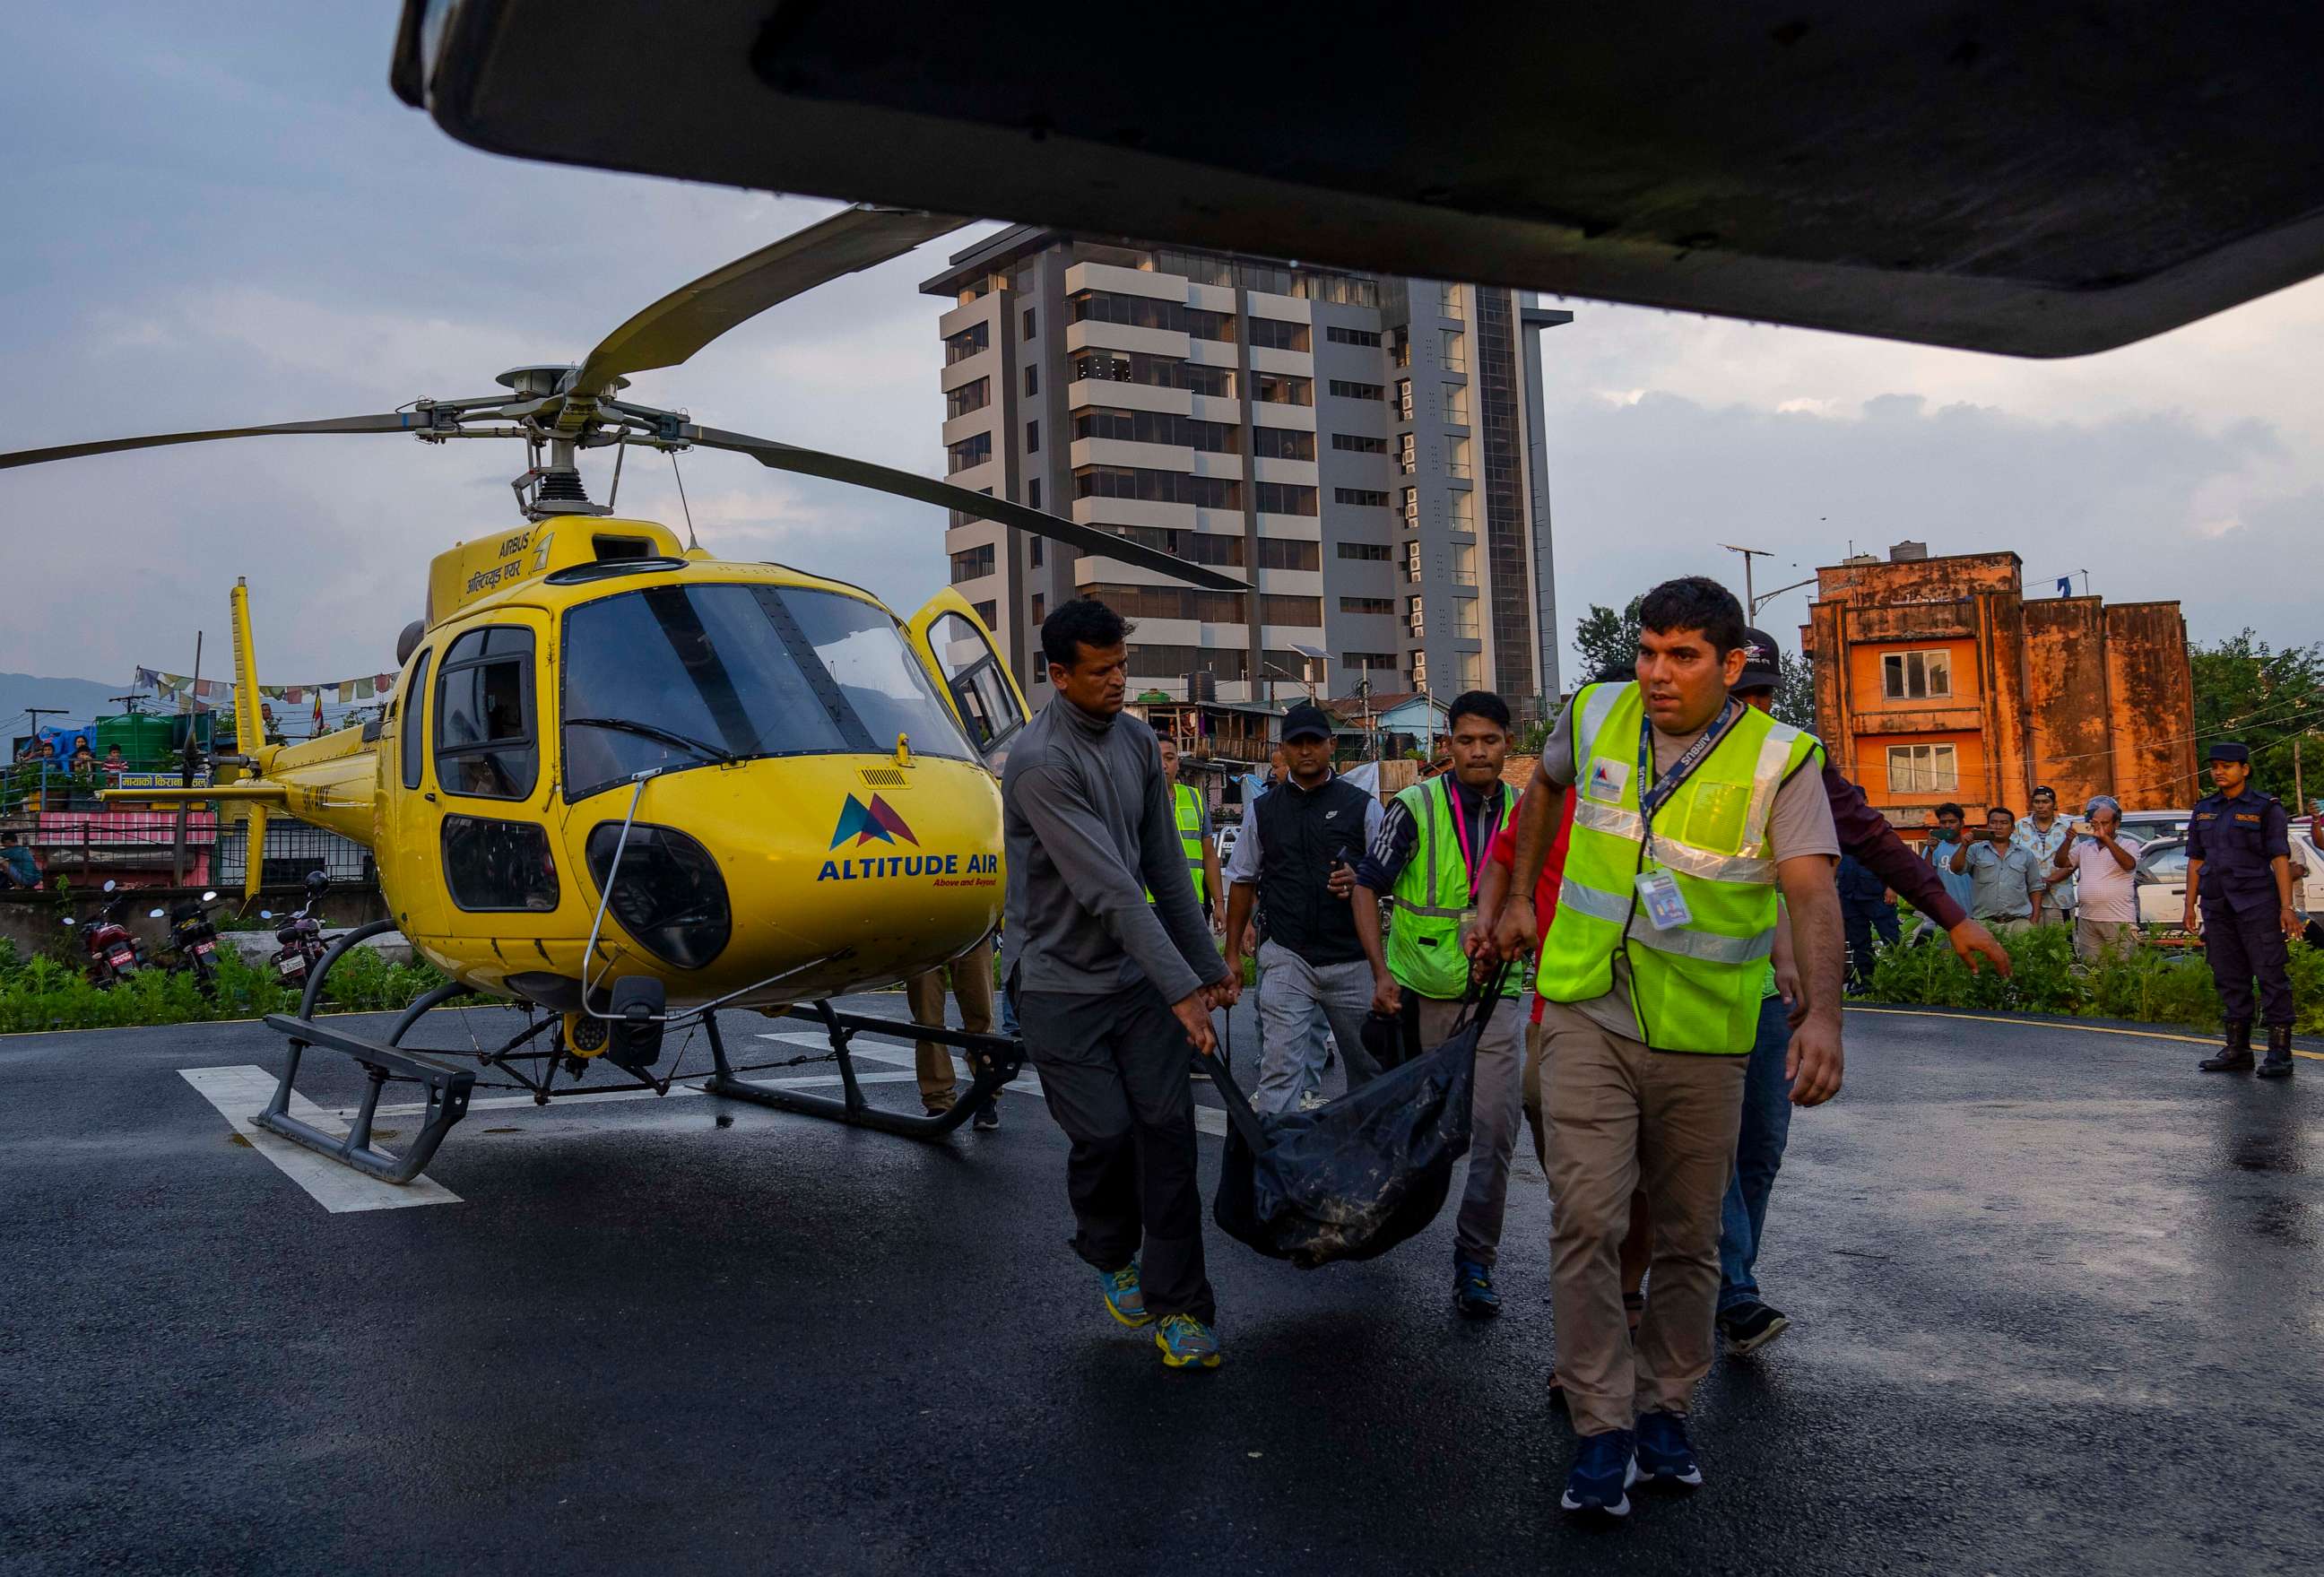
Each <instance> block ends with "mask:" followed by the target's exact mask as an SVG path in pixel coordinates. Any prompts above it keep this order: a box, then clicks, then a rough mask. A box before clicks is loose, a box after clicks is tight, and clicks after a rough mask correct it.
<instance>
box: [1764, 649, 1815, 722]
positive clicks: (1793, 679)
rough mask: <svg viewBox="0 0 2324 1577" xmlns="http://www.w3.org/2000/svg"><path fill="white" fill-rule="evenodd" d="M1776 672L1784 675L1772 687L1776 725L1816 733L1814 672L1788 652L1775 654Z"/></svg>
mask: <svg viewBox="0 0 2324 1577" xmlns="http://www.w3.org/2000/svg"><path fill="white" fill-rule="evenodd" d="M1775 662H1776V669H1777V671H1778V672H1779V673H1781V674H1782V675H1783V678H1782V681H1781V682H1780V683H1778V684H1777V685H1776V686H1775V707H1774V711H1775V721H1776V722H1778V723H1788V724H1791V725H1792V726H1793V727H1794V728H1804V729H1806V730H1807V731H1808V732H1809V733H1814V732H1815V725H1816V717H1815V669H1813V668H1812V667H1811V666H1810V665H1809V663H1808V659H1806V658H1804V657H1800V656H1797V655H1795V654H1794V653H1792V652H1788V651H1778V652H1776V654H1775Z"/></svg>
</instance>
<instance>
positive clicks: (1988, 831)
mask: <svg viewBox="0 0 2324 1577" xmlns="http://www.w3.org/2000/svg"><path fill="white" fill-rule="evenodd" d="M2016 831H2017V813H2016V812H2015V811H2014V810H2012V809H2010V808H2009V807H2007V806H2006V805H1997V806H1995V807H1993V808H1992V809H1990V810H1988V811H1987V812H1986V813H1985V836H1983V837H1982V838H1973V839H1971V840H1969V842H1967V843H1965V844H1961V846H1960V848H1958V849H1955V850H1954V851H1953V857H1952V859H1951V860H1950V861H1949V862H1947V863H1948V865H1949V866H1950V869H1951V871H1952V872H1953V874H1954V875H1956V876H1959V875H1962V874H1964V873H1966V874H1967V875H1968V876H1969V915H1970V917H1971V918H1974V919H1978V920H1981V921H1983V922H1984V923H1985V924H1986V925H1987V926H1988V927H1992V928H1993V929H1994V930H1997V931H2024V930H2030V929H2031V928H2032V927H2035V926H2038V925H2040V924H2041V923H2042V899H2043V895H2044V894H2046V893H2047V892H2048V891H2049V890H2050V883H2049V881H2048V879H2047V878H2046V877H2045V876H2044V875H2043V871H2042V866H2041V862H2039V861H2037V860H2036V859H2034V857H2033V853H2032V852H2031V851H2029V850H2028V849H2027V848H2026V847H2025V845H2024V844H2020V843H2018V842H2017V841H2016V839H2015V834H2016Z"/></svg>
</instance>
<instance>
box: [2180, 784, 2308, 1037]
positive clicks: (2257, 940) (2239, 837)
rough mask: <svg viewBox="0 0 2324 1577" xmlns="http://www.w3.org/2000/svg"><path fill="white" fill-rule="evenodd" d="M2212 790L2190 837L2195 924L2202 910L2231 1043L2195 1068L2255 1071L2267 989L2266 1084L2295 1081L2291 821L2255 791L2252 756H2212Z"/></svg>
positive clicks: (2190, 909) (2296, 926)
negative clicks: (2255, 994) (2255, 1033)
mask: <svg viewBox="0 0 2324 1577" xmlns="http://www.w3.org/2000/svg"><path fill="white" fill-rule="evenodd" d="M2210 766H2211V781H2212V782H2213V783H2214V784H2216V785H2217V786H2218V792H2217V793H2214V794H2209V795H2206V796H2204V798H2201V799H2199V800H2198V801H2197V802H2196V804H2195V815H2194V819H2193V820H2192V821H2191V822H2190V823H2189V824H2188V827H2187V918H2186V925H2187V927H2188V928H2189V929H2190V930H2191V929H2193V927H2194V925H2195V906H2196V904H2197V902H2198V900H2199V901H2200V902H2201V904H2202V908H2203V952H2204V955H2205V956H2206V957H2208V958H2209V960H2210V964H2211V979H2212V980H2213V981H2214V982H2217V983H2218V988H2219V1005H2220V1009H2221V1011H2222V1012H2223V1013H2224V1014H2225V1015H2226V1018H2227V1045H2226V1046H2225V1047H2222V1048H2221V1049H2220V1051H2219V1052H2218V1055H2216V1056H2207V1057H2205V1058H2204V1059H2203V1060H2202V1061H2201V1062H2200V1063H2199V1064H2198V1066H2199V1067H2200V1068H2201V1069H2202V1070H2203V1071H2204V1072H2205V1073H2213V1074H2217V1073H2243V1072H2246V1071H2247V1070H2249V1069H2250V1068H2251V1066H2252V1049H2251V1030H2252V979H2253V977H2254V976H2255V975H2256V976H2257V977H2258V979H2259V999H2260V1001H2259V1005H2260V1010H2261V1011H2262V1012H2263V1013H2264V1015H2265V1016H2266V1019H2267V1057H2266V1060H2265V1061H2264V1062H2262V1063H2261V1064H2260V1065H2259V1074H2260V1077H2262V1078H2264V1079H2282V1078H2289V1077H2291V1076H2292V981H2291V978H2290V977H2289V976H2288V975H2287V974H2286V973H2285V968H2284V964H2285V959H2286V956H2287V954H2286V949H2287V946H2288V939H2289V938H2291V937H2293V936H2298V935H2300V929H2301V921H2300V915H2299V912H2298V911H2297V910H2295V909H2294V908H2292V845H2291V842H2290V837H2289V834H2290V818H2289V817H2288V816H2286V815H2285V814H2284V809H2283V805H2282V801H2280V800H2278V799H2277V798H2275V797H2274V796H2273V795H2271V794H2263V793H2261V792H2260V791H2259V790H2258V789H2256V788H2253V787H2252V786H2251V751H2250V749H2249V747H2247V746H2245V745H2240V744H2236V743H2234V742H2228V741H2224V740H2223V741H2221V742H2219V743H2218V744H2215V745H2213V746H2212V747H2211V752H2210Z"/></svg>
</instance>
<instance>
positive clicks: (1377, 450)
mask: <svg viewBox="0 0 2324 1577" xmlns="http://www.w3.org/2000/svg"><path fill="white" fill-rule="evenodd" d="M1332 447H1333V448H1335V449H1345V450H1347V451H1348V452H1350V453H1351V454H1357V455H1385V454H1387V453H1388V440H1387V439H1386V438H1373V437H1372V436H1371V435H1370V434H1369V433H1360V432H1335V433H1333V435H1332Z"/></svg>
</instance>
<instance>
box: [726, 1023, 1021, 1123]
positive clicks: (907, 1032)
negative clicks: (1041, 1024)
mask: <svg viewBox="0 0 2324 1577" xmlns="http://www.w3.org/2000/svg"><path fill="white" fill-rule="evenodd" d="M785 1017H787V1018H791V1019H805V1020H807V1022H808V1023H810V1024H819V1025H821V1026H822V1027H823V1029H824V1032H825V1034H826V1035H828V1036H829V1037H831V1052H832V1060H833V1061H834V1062H835V1063H837V1064H838V1065H839V1083H840V1087H841V1090H842V1092H843V1093H842V1094H841V1096H840V1098H839V1099H837V1100H834V1099H833V1098H832V1097H830V1096H828V1095H815V1094H810V1093H807V1092H806V1091H804V1090H778V1089H773V1088H770V1087H769V1086H768V1085H765V1084H753V1083H752V1081H750V1080H748V1079H743V1078H738V1077H736V1076H735V1074H734V1070H733V1065H731V1064H729V1063H728V1062H727V1060H726V1042H725V1040H724V1037H721V1036H720V1035H719V1033H718V1018H717V1015H716V1014H715V1013H714V1014H712V1015H710V1016H709V1017H708V1018H706V1019H704V1020H703V1024H704V1027H705V1028H707V1029H708V1030H709V1031H710V1056H711V1059H712V1061H713V1062H714V1063H715V1065H716V1066H715V1071H714V1072H713V1073H712V1074H711V1075H710V1077H708V1078H707V1079H705V1080H704V1081H703V1083H702V1088H703V1089H704V1090H705V1092H707V1093H710V1094H713V1095H724V1097H726V1098H727V1099H728V1100H730V1101H749V1102H753V1103H755V1104H757V1105H761V1106H771V1107H773V1108H774V1109H775V1110H776V1111H795V1112H798V1113H799V1114H800V1115H802V1116H806V1117H827V1118H829V1119H831V1120H833V1121H835V1122H844V1123H846V1124H847V1125H848V1126H849V1127H851V1128H869V1129H875V1130H878V1131H880V1132H881V1133H899V1134H902V1135H903V1136H905V1137H906V1138H907V1139H942V1138H944V1137H945V1135H946V1134H948V1133H950V1132H952V1130H954V1129H956V1128H958V1127H959V1126H960V1125H961V1124H962V1123H964V1122H966V1121H967V1120H969V1119H970V1118H971V1117H972V1116H973V1115H975V1113H976V1112H977V1111H978V1110H979V1109H980V1108H982V1106H983V1104H984V1103H985V1102H987V1101H989V1100H991V1099H992V1097H993V1093H994V1092H995V1091H997V1090H999V1089H1000V1088H1001V1085H1003V1084H1007V1083H1008V1082H1009V1081H1010V1080H1011V1079H1013V1078H1015V1077H1016V1076H1017V1072H1018V1070H1019V1068H1021V1067H1023V1066H1024V1065H1025V1043H1024V1042H1023V1041H1021V1040H1019V1039H1016V1038H1015V1037H1011V1036H1007V1035H976V1034H972V1033H971V1032H969V1031H968V1030H965V1029H951V1028H935V1027H933V1026H929V1025H923V1024H913V1023H908V1022H906V1021H903V1020H900V1019H875V1018H872V1017H871V1016H870V1015H868V1014H864V1013H843V1012H841V1011H839V1010H837V1009H835V1008H834V1007H833V1006H832V1005H831V1004H830V1003H829V1002H816V1003H815V1004H814V1005H813V1006H811V1007H803V1008H793V1009H792V1010H790V1011H789V1012H788V1014H786V1015H785ZM866 1031H869V1032H871V1033H873V1034H885V1035H894V1036H897V1037H902V1038H907V1039H912V1040H933V1041H935V1042H936V1044H937V1045H939V1046H949V1047H956V1048H958V1050H959V1051H960V1052H961V1053H962V1054H963V1055H964V1056H966V1057H967V1059H968V1065H969V1068H970V1071H971V1073H972V1074H973V1075H974V1076H973V1079H972V1080H971V1082H970V1084H969V1086H968V1091H967V1093H965V1094H964V1095H962V1096H960V1097H959V1098H958V1099H957V1100H955V1101H954V1102H953V1104H952V1109H951V1110H950V1111H940V1112H936V1113H935V1114H933V1115H929V1116H921V1115H918V1114H917V1113H914V1112H909V1111H890V1110H889V1109H888V1108H886V1107H881V1106H874V1105H872V1104H871V1102H869V1101H866V1100H865V1099H864V1098H863V1087H862V1083H861V1082H860V1081H859V1080H858V1078H857V1076H856V1072H855V1060H854V1058H853V1056H852V1055H850V1053H849V1051H848V1048H847V1043H848V1042H849V1041H851V1040H853V1038H854V1037H856V1036H857V1035H859V1034H862V1033H864V1032H866Z"/></svg>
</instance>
